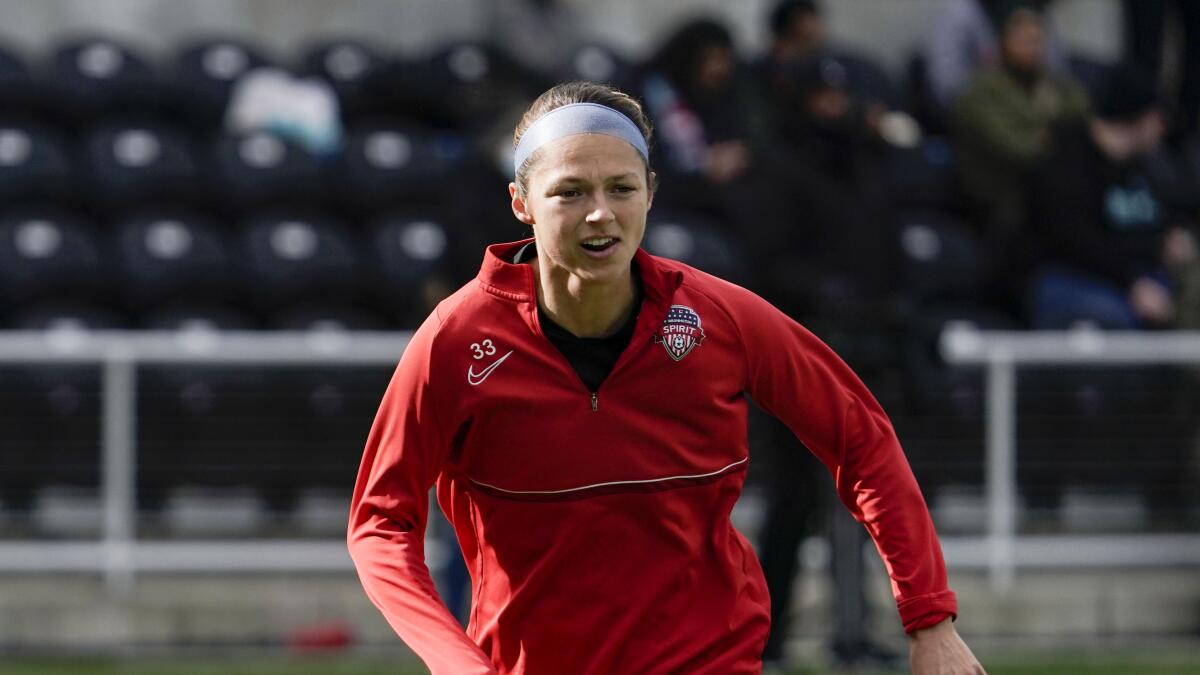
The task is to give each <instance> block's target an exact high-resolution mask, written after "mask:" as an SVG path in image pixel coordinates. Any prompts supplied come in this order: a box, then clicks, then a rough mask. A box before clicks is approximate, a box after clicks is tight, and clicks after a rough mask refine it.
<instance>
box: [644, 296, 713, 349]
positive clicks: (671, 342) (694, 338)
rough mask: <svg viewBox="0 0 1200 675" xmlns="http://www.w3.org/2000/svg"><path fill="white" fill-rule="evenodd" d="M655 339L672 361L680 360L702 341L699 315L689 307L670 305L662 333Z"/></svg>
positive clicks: (702, 330)
mask: <svg viewBox="0 0 1200 675" xmlns="http://www.w3.org/2000/svg"><path fill="white" fill-rule="evenodd" d="M655 337H656V338H657V341H658V342H661V343H662V345H663V347H664V348H665V349H666V350H667V354H668V355H669V356H670V357H671V358H672V359H674V360H676V361H679V360H682V359H683V357H685V356H687V355H688V353H689V352H691V351H692V350H693V349H695V348H696V347H697V346H698V345H699V344H700V343H701V342H703V341H704V329H703V328H701V327H700V315H699V314H697V313H696V310H694V309H692V308H691V307H685V306H683V305H671V309H670V310H669V311H668V312H667V318H666V319H663V324H662V332H661V333H660V334H659V335H657V336H655Z"/></svg>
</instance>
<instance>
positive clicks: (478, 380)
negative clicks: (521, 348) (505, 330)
mask: <svg viewBox="0 0 1200 675" xmlns="http://www.w3.org/2000/svg"><path fill="white" fill-rule="evenodd" d="M513 351H514V350H509V352H508V353H507V354H505V355H504V356H501V357H500V358H498V359H496V360H495V361H493V362H492V365H490V366H488V367H487V368H484V369H483V370H481V371H479V372H478V373H476V372H475V366H473V365H472V366H471V367H470V368H467V384H469V385H471V386H472V387H478V386H479V385H480V384H482V383H483V381H484V380H486V379H487V378H488V375H491V374H492V371H493V370H495V369H496V366H499V365H500V364H501V363H504V359H507V358H508V357H510V356H512V353H513Z"/></svg>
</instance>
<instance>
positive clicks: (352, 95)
mask: <svg viewBox="0 0 1200 675" xmlns="http://www.w3.org/2000/svg"><path fill="white" fill-rule="evenodd" d="M384 61H385V59H384V57H383V55H382V54H380V52H379V51H377V50H376V49H375V48H374V47H372V46H371V45H370V44H368V43H366V42H363V41H361V40H355V39H352V38H339V39H333V40H325V41H322V42H318V43H316V44H314V45H312V46H310V47H308V48H307V49H306V50H305V52H304V56H303V57H302V69H303V72H304V73H306V74H308V75H315V76H317V77H320V78H322V79H324V80H325V81H326V82H328V83H329V84H330V86H332V87H333V90H334V92H336V93H337V97H338V103H339V104H340V105H341V111H342V120H343V121H344V122H345V123H347V124H351V123H353V122H354V121H355V120H358V119H361V118H362V117H363V116H364V115H367V114H369V113H370V112H371V110H370V99H369V97H368V96H367V88H366V87H367V84H366V83H367V78H368V77H369V75H370V74H371V72H372V71H373V70H375V69H376V68H378V67H379V66H380V65H381V64H383V63H384Z"/></svg>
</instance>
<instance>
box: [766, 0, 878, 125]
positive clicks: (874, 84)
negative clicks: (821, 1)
mask: <svg viewBox="0 0 1200 675" xmlns="http://www.w3.org/2000/svg"><path fill="white" fill-rule="evenodd" d="M770 28H771V46H770V48H769V50H768V53H767V58H766V63H765V65H766V66H767V67H769V68H774V69H779V70H783V71H784V72H783V73H780V74H782V75H786V69H787V68H789V67H793V66H795V65H797V64H802V63H806V62H811V61H815V60H817V59H819V58H820V57H822V56H832V57H834V58H836V59H837V60H838V62H839V63H841V64H842V66H843V67H844V68H845V69H846V75H847V80H848V82H849V86H850V87H851V88H852V89H853V90H854V91H855V93H856V94H857V95H858V97H859V98H860V99H862V100H863V101H864V102H865V103H866V104H867V105H868V106H870V107H871V108H872V109H873V111H874V115H875V116H876V117H878V116H879V115H881V114H882V113H883V112H884V111H885V110H887V109H890V108H896V107H897V106H898V103H897V100H898V97H897V94H896V89H895V87H894V86H893V84H892V82H891V80H890V79H889V78H888V76H887V73H886V72H885V71H884V69H883V68H882V67H881V66H880V65H879V64H877V63H875V62H874V61H872V60H871V59H870V58H867V57H865V56H862V55H860V54H856V53H854V52H852V51H850V50H848V49H845V48H843V47H841V46H840V45H834V44H831V43H830V41H829V40H828V38H827V32H828V30H827V28H826V26H825V19H824V17H823V16H822V15H821V12H820V10H819V8H818V7H817V3H816V2H814V0H781V1H780V2H779V3H778V4H776V5H775V7H774V9H772V10H771V15H770Z"/></svg>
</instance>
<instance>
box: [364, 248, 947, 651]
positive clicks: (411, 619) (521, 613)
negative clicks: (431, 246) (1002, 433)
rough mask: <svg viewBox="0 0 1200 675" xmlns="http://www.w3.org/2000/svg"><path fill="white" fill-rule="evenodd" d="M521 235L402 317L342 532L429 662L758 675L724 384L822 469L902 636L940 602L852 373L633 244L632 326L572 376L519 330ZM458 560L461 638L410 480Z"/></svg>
mask: <svg viewBox="0 0 1200 675" xmlns="http://www.w3.org/2000/svg"><path fill="white" fill-rule="evenodd" d="M525 243H528V242H527V241H523V242H516V243H511V244H497V245H494V246H491V247H489V248H488V250H487V253H486V255H485V258H484V262H483V266H482V268H481V270H480V273H479V276H478V277H477V278H476V279H475V280H474V281H473V282H472V283H469V284H467V285H466V286H464V287H463V288H462V289H460V290H459V291H457V292H456V293H455V294H454V295H452V296H451V297H449V298H447V299H446V300H445V301H443V302H442V303H441V304H440V305H439V306H438V307H437V309H436V310H435V311H434V312H433V314H431V315H430V316H429V318H428V319H427V320H426V321H425V323H424V324H423V325H422V326H421V327H420V328H419V329H418V330H417V331H416V332H415V333H414V335H413V338H412V341H411V342H410V343H409V345H408V346H407V348H406V349H405V351H404V354H403V356H402V358H401V360H400V364H399V366H398V368H397V369H396V372H395V375H394V377H393V378H392V381H391V384H390V385H389V387H388V390H387V393H386V394H385V395H384V398H383V402H382V404H381V406H380V409H379V414H378V416H377V417H376V419H375V423H374V425H373V426H372V429H371V432H370V436H369V438H368V440H367V445H366V450H365V452H364V454H363V460H362V466H361V468H360V470H359V474H358V480H357V483H356V485H355V488H354V496H353V501H352V504H351V508H350V527H349V532H348V542H349V547H350V553H351V556H352V557H353V559H354V562H355V565H356V567H357V569H358V573H359V577H360V579H361V580H362V583H363V587H364V588H365V590H366V592H367V595H368V596H369V597H370V598H371V600H372V601H373V602H374V603H375V604H376V605H377V606H378V607H379V609H380V610H381V611H382V612H383V615H384V616H385V617H386V619H387V620H388V622H389V623H390V624H391V626H392V627H393V628H394V629H395V631H396V632H397V633H398V634H399V635H400V637H401V638H402V639H403V640H404V641H405V642H406V643H408V645H409V646H410V647H412V649H413V650H414V651H415V652H416V653H417V654H418V655H419V656H420V657H421V658H422V659H423V660H424V661H425V663H426V665H427V666H428V667H429V669H430V671H431V672H432V673H433V674H434V675H471V674H475V673H479V674H483V673H497V672H498V673H521V674H528V675H543V674H548V675H566V674H570V675H589V674H600V673H614V674H630V673H638V674H646V675H653V674H658V673H688V674H711V675H731V674H740V673H758V672H759V671H760V670H761V654H762V648H763V644H764V643H765V641H766V637H767V631H768V628H769V619H768V607H769V600H768V597H767V590H766V584H765V582H764V580H763V576H762V571H761V569H760V567H759V565H758V561H757V559H756V558H755V556H754V553H753V550H752V549H751V547H750V545H749V543H748V542H747V541H746V539H745V538H744V537H743V536H742V535H741V534H740V533H738V532H737V531H736V530H735V529H734V528H733V526H732V524H731V523H730V520H729V514H730V511H731V510H732V508H733V505H734V502H735V501H736V500H737V498H738V495H739V494H740V493H741V490H742V485H743V483H744V480H745V476H746V466H747V463H748V462H749V452H748V448H747V438H746V424H747V422H746V419H747V418H746V412H747V401H746V398H745V394H749V395H750V396H751V397H753V398H754V400H755V401H756V402H757V403H758V404H759V405H761V406H762V407H763V408H764V409H766V410H767V411H768V412H770V413H772V414H773V415H775V416H776V417H778V418H779V419H781V420H783V421H784V422H785V423H786V424H787V425H788V426H789V427H790V428H791V429H792V431H793V432H795V434H796V436H797V437H799V439H800V440H801V441H802V442H804V444H805V445H806V446H807V447H808V448H810V449H811V450H812V451H813V452H814V453H815V454H816V455H817V456H818V457H819V458H820V459H821V461H822V462H823V463H824V464H825V465H826V467H828V469H829V470H830V472H831V473H832V474H833V477H834V480H835V482H836V485H837V490H838V494H839V496H840V497H841V499H842V501H843V502H844V503H845V505H846V506H847V507H848V508H849V509H850V512H851V513H852V514H853V515H854V516H855V518H857V519H858V520H860V521H862V522H863V523H864V524H865V525H866V527H867V529H868V530H869V532H870V533H871V535H872V537H873V538H874V540H875V543H876V546H877V547H878V549H879V551H880V553H881V554H882V556H883V559H884V562H885V564H886V567H887V570H888V573H889V575H890V576H891V580H892V589H893V592H894V595H895V597H896V600H897V603H898V607H899V611H900V616H901V619H902V620H903V622H904V624H905V628H906V629H907V630H909V631H912V630H915V629H917V628H921V627H924V626H927V625H932V624H933V623H936V622H937V621H940V620H942V619H944V618H945V617H946V616H949V615H953V614H954V613H955V612H956V611H957V610H956V604H955V597H954V594H953V592H952V591H950V590H949V589H948V588H947V585H946V570H945V564H944V562H943V560H942V553H941V549H940V547H939V544H938V541H937V537H936V534H935V533H934V529H933V524H932V522H931V520H930V518H929V513H928V509H927V508H926V505H925V502H924V500H923V498H922V497H921V493H920V490H919V489H918V488H917V484H916V481H915V480H914V478H913V475H912V472H911V470H910V469H909V466H908V462H907V461H906V459H905V457H904V454H903V452H902V451H901V449H900V445H899V443H898V442H897V440H896V436H895V433H894V432H893V430H892V426H891V424H890V422H889V421H888V419H887V417H886V415H885V414H884V412H883V410H882V409H881V408H880V406H879V404H878V403H877V402H876V401H875V399H874V398H873V397H872V396H871V394H870V393H869V392H868V391H867V389H866V387H865V386H864V385H863V384H862V382H861V381H860V380H859V379H858V378H857V377H856V376H855V375H854V374H853V373H852V372H851V371H850V369H849V368H848V367H847V366H846V365H845V364H844V363H843V362H842V361H841V359H839V358H838V357H837V356H836V355H835V354H834V353H833V352H832V351H831V350H830V349H829V348H828V347H826V346H825V345H824V344H823V343H822V342H821V341H820V340H818V339H817V338H816V337H814V336H813V335H812V334H811V333H809V332H808V331H807V330H805V329H804V328H803V327H801V326H800V325H799V324H797V323H795V322H794V321H792V320H791V319H789V318H788V317H787V316H785V315H784V314H782V313H781V312H779V311H778V310H776V309H775V308H774V307H772V306H771V305H770V304H768V303H767V302H766V301H764V300H762V299H761V298H759V297H758V296H756V295H755V294H753V293H751V292H750V291H747V290H745V289H743V288H740V287H738V286H735V285H733V284H730V283H728V282H725V281H722V280H720V279H717V278H716V277H713V276H710V275H707V274H705V273H703V272H700V271H698V270H696V269H693V268H691V267H688V266H687V265H684V264H682V263H678V262H674V261H670V260H665V259H661V258H657V257H654V256H651V255H650V254H648V253H646V252H645V251H642V250H638V251H637V253H636V254H635V258H634V261H635V263H636V264H635V269H636V270H637V272H638V274H639V275H640V278H641V281H642V288H643V294H644V298H643V301H642V306H641V309H640V311H639V313H638V318H637V323H636V326H635V328H634V333H633V338H632V341H631V343H630V345H629V347H628V348H627V349H626V350H625V352H624V353H623V354H622V355H621V358H620V359H619V360H618V362H617V364H616V365H615V366H614V368H613V370H612V372H611V373H610V375H609V377H608V378H607V379H605V380H604V382H603V383H602V384H601V385H600V386H599V388H598V389H597V390H596V391H594V392H593V391H589V390H588V388H587V387H586V386H584V384H583V382H582V380H580V378H579V376H578V375H577V374H576V373H575V372H574V370H572V368H571V366H570V364H569V363H568V362H567V360H566V359H565V358H564V357H563V356H562V354H561V353H560V352H559V351H558V350H557V349H555V347H554V346H553V345H552V344H551V343H550V342H549V340H548V339H547V338H546V337H545V336H544V335H543V333H542V330H541V327H540V326H539V324H538V318H537V316H538V313H537V293H536V289H535V283H536V281H535V278H534V273H533V269H532V267H530V266H529V265H515V264H512V263H509V262H507V261H509V260H511V259H512V256H513V254H514V253H515V252H516V250H517V249H518V248H520V247H521V246H522V245H524V244H525ZM435 483H436V485H437V497H438V502H439V504H440V506H441V508H442V510H443V511H444V512H445V514H446V516H447V518H448V519H449V520H450V522H451V523H452V524H453V525H454V529H455V532H456V533H457V535H458V541H459V545H460V546H461V548H462V553H463V557H464V559H465V560H466V563H467V567H468V569H469V570H470V573H471V579H472V609H471V620H470V623H469V625H468V627H467V629H466V631H465V632H464V631H463V629H462V628H460V626H459V624H458V623H457V622H456V621H455V620H454V618H453V617H452V616H451V615H450V613H449V611H448V610H447V609H446V607H445V606H444V605H443V604H442V602H441V600H440V599H439V597H438V595H437V593H436V592H435V591H434V587H433V583H432V581H431V579H430V576H429V571H428V569H427V567H426V565H425V556H424V546H423V543H424V532H425V523H426V516H427V509H428V497H427V495H428V490H429V488H430V486H432V485H434V484H435Z"/></svg>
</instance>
